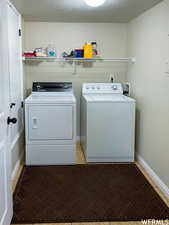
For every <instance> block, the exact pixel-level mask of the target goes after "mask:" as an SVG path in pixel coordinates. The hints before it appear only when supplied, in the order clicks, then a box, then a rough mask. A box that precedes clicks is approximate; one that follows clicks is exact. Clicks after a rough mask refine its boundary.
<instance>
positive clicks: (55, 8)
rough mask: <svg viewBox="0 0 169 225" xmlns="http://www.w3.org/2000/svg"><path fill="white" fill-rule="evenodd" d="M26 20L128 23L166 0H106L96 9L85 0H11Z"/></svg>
mask: <svg viewBox="0 0 169 225" xmlns="http://www.w3.org/2000/svg"><path fill="white" fill-rule="evenodd" d="M11 1H12V2H13V4H14V5H15V7H16V8H17V9H18V10H19V11H20V13H21V14H22V15H23V17H24V19H25V21H42V22H93V23H94V22H98V23H99V22H117V23H125V22H129V21H130V20H131V19H133V18H135V17H136V16H138V15H140V14H141V13H142V12H144V11H145V10H147V9H150V8H151V7H153V6H154V5H156V4H157V3H159V2H161V1H162V0H106V2H105V3H104V5H102V6H100V7H97V8H92V7H89V6H87V5H86V4H85V2H84V0H11Z"/></svg>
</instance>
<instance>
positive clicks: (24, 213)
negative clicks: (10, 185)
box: [12, 164, 169, 224]
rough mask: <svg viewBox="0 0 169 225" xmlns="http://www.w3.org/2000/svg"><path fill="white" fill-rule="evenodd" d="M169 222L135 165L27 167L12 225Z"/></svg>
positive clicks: (164, 208)
mask: <svg viewBox="0 0 169 225" xmlns="http://www.w3.org/2000/svg"><path fill="white" fill-rule="evenodd" d="M142 219H169V208H168V207H167V206H166V205H165V203H164V202H163V201H162V200H161V198H160V197H159V195H158V194H157V193H156V192H155V191H154V189H153V188H152V186H151V185H150V184H149V183H148V181H147V180H146V179H145V177H144V176H143V175H142V173H141V172H140V170H139V169H138V168H137V167H136V165H135V164H114V165H110V164H109V165H108V164H104V165H100V164H97V165H75V166H37V167H24V169H23V172H22V175H21V177H20V180H19V183H18V185H17V188H16V191H15V194H14V217H13V221H12V223H22V224H23V223H27V224H28V223H57V222H101V221H137V220H138V221H140V220H142Z"/></svg>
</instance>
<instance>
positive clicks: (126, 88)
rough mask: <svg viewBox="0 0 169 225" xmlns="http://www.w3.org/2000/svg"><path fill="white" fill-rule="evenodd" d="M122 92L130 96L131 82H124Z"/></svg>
mask: <svg viewBox="0 0 169 225" xmlns="http://www.w3.org/2000/svg"><path fill="white" fill-rule="evenodd" d="M123 93H124V95H127V96H130V94H131V84H130V83H129V82H125V83H124V84H123Z"/></svg>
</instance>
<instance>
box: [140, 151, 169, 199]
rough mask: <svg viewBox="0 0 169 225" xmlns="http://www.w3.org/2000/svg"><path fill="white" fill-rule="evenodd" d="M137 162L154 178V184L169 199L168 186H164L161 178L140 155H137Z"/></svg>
mask: <svg viewBox="0 0 169 225" xmlns="http://www.w3.org/2000/svg"><path fill="white" fill-rule="evenodd" d="M137 162H138V163H139V164H140V165H141V166H142V167H143V168H144V169H145V171H146V172H147V174H148V175H149V176H150V177H151V178H152V180H153V182H154V183H155V184H156V185H157V186H158V188H159V189H160V190H161V191H162V192H163V194H164V195H165V196H166V197H167V198H169V188H168V187H167V185H166V184H164V182H163V181H162V180H161V179H160V178H159V176H158V175H157V174H156V173H155V172H154V170H153V169H152V168H151V167H150V166H149V165H148V164H147V162H146V161H145V160H144V159H143V158H142V157H141V156H140V155H137Z"/></svg>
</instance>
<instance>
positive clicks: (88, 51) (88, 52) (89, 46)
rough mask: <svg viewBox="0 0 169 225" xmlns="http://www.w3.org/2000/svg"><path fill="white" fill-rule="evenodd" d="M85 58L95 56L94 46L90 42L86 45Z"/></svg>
mask: <svg viewBox="0 0 169 225" xmlns="http://www.w3.org/2000/svg"><path fill="white" fill-rule="evenodd" d="M84 58H86V59H91V58H93V46H92V44H90V43H86V44H85V45H84Z"/></svg>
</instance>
